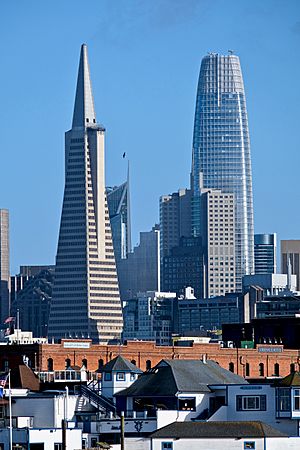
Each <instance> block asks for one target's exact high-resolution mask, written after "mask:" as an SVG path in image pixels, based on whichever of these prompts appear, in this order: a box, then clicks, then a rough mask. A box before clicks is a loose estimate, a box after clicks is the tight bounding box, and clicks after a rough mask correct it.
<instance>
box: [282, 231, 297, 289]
mask: <svg viewBox="0 0 300 450" xmlns="http://www.w3.org/2000/svg"><path fill="white" fill-rule="evenodd" d="M280 247H281V249H280V251H281V272H282V273H286V274H288V273H289V264H290V265H291V270H292V274H294V275H297V291H300V240H296V239H290V240H283V241H281V242H280Z"/></svg>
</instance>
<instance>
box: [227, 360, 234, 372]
mask: <svg viewBox="0 0 300 450" xmlns="http://www.w3.org/2000/svg"><path fill="white" fill-rule="evenodd" d="M228 368H229V370H230V372H234V364H233V362H230V363H229V367H228Z"/></svg>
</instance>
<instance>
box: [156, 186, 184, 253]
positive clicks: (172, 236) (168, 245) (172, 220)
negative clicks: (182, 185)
mask: <svg viewBox="0 0 300 450" xmlns="http://www.w3.org/2000/svg"><path fill="white" fill-rule="evenodd" d="M159 216H160V217H159V220H160V224H159V226H160V256H161V258H163V257H164V256H168V255H169V254H170V251H171V249H172V248H173V247H177V246H178V245H179V240H180V238H181V237H183V236H184V237H188V236H190V235H191V190H190V189H179V191H178V192H174V193H173V194H171V195H162V196H161V197H160V200H159Z"/></svg>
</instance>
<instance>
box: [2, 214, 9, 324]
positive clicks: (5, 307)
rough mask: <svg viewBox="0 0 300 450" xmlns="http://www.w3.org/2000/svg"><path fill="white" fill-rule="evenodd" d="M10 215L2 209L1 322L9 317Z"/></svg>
mask: <svg viewBox="0 0 300 450" xmlns="http://www.w3.org/2000/svg"><path fill="white" fill-rule="evenodd" d="M9 276H10V272H9V213H8V210H7V209H0V320H1V323H3V321H4V320H5V319H6V318H7V317H8V316H9V310H10V301H9V284H10V281H9Z"/></svg>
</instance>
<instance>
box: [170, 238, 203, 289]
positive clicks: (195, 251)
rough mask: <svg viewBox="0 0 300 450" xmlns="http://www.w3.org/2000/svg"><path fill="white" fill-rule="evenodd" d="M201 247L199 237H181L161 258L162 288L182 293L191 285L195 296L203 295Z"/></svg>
mask: <svg viewBox="0 0 300 450" xmlns="http://www.w3.org/2000/svg"><path fill="white" fill-rule="evenodd" d="M203 265H204V262H203V248H202V238H201V237H182V238H180V241H179V245H178V246H177V247H173V248H172V249H171V251H170V254H169V255H168V256H165V257H164V258H163V264H162V272H163V281H162V289H163V291H164V292H176V294H177V295H182V294H183V293H184V291H185V288H187V287H192V288H193V289H194V292H195V295H196V297H197V298H202V297H203Z"/></svg>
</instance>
